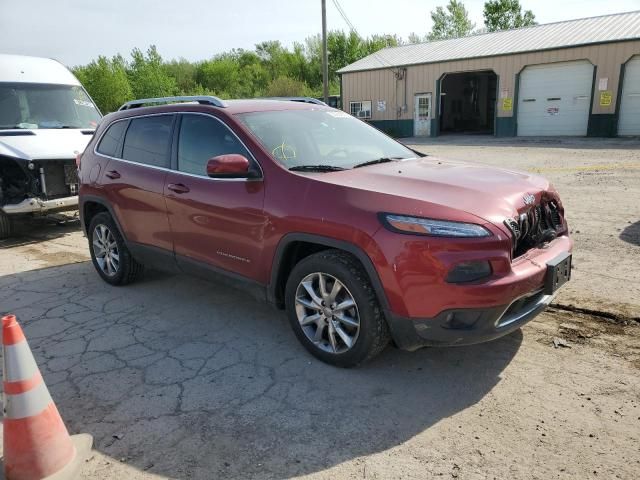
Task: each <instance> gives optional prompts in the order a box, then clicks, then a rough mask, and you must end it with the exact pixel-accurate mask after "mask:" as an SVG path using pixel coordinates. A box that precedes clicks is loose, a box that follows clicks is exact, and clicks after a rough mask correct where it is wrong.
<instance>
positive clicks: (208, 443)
mask: <svg viewBox="0 0 640 480" xmlns="http://www.w3.org/2000/svg"><path fill="white" fill-rule="evenodd" d="M496 148H498V149H499V147H496ZM509 148H512V147H509ZM572 201H573V200H572ZM625 248H626V247H625ZM636 248H637V247H636ZM87 259H88V254H87V247H86V239H84V238H83V237H82V234H81V233H80V231H79V229H78V226H77V224H75V223H73V222H71V223H69V224H66V225H63V226H60V225H56V224H55V223H51V222H46V221H45V222H42V221H40V222H33V223H29V224H25V225H22V226H21V227H20V229H19V231H18V234H17V236H16V238H14V239H11V240H6V241H1V242H0V313H5V312H12V313H15V314H16V315H18V318H19V321H20V322H21V324H22V326H23V328H24V330H25V333H26V335H27V338H28V341H29V343H30V345H31V347H32V350H33V352H34V355H35V356H36V360H37V361H38V364H39V366H40V369H41V371H42V374H43V376H44V379H45V381H46V383H47V385H48V387H49V390H50V391H51V394H52V396H53V398H54V400H55V401H56V404H57V406H58V409H59V410H60V412H61V414H62V416H63V418H64V420H65V422H66V424H67V427H68V428H69V430H70V431H71V433H79V432H85V433H90V434H92V435H93V436H94V450H93V452H92V455H91V456H90V458H89V459H88V461H87V462H86V463H85V465H84V469H83V478H85V479H108V480H115V479H147V478H149V479H155V478H179V479H183V478H188V479H191V478H194V479H217V478H238V479H247V478H264V479H276V478H314V479H335V478H341V479H342V478H354V479H355V478H358V479H360V478H366V479H388V478H402V479H404V478H409V479H423V478H431V477H442V478H460V479H484V478H515V479H519V478H523V479H525V478H526V479H529V478H536V479H549V478H567V479H569V478H571V479H573V478H580V479H587V478H594V479H595V478H607V479H610V478H619V479H629V480H631V479H636V478H638V472H639V471H640V381H639V380H638V372H639V368H640V341H639V338H640V325H639V324H638V323H637V322H634V321H619V322H611V321H607V320H606V319H602V318H597V317H593V316H590V315H583V314H579V313H572V312H563V311H557V310H551V311H549V312H548V313H545V314H543V315H541V316H540V317H538V318H537V319H536V320H535V321H534V322H532V323H530V324H529V325H527V326H526V327H525V328H524V329H522V330H521V331H518V332H515V333H514V334H512V335H510V336H507V337H504V338H502V339H500V340H497V341H495V342H491V343H488V344H484V345H477V346H472V347H464V348H449V349H423V350H420V351H417V352H413V353H407V352H401V351H398V350H396V349H394V348H389V349H387V350H386V351H385V352H383V354H382V355H381V356H380V357H379V358H377V359H375V360H374V361H373V362H371V363H369V364H367V365H365V366H363V367H361V368H358V369H351V370H341V369H336V368H332V367H330V366H327V365H324V364H322V363H320V362H319V361H317V360H315V359H314V358H313V357H311V356H310V355H308V354H307V353H306V351H305V350H304V349H303V348H302V346H300V345H299V344H298V342H297V340H296V339H295V337H294V335H293V333H292V332H291V330H290V327H289V326H288V324H287V321H286V318H285V316H284V315H283V314H282V313H281V312H279V311H277V310H274V309H272V308H271V307H268V306H267V305H265V304H263V303H259V302H257V301H255V300H253V299H252V298H251V297H250V296H249V295H247V294H245V293H244V292H241V291H237V290H234V289H232V288H230V287H229V286H227V285H224V284H218V283H208V282H205V281H201V280H199V279H196V278H192V277H186V276H182V275H167V274H164V273H157V272H152V271H150V272H147V273H146V274H145V276H144V278H143V279H142V280H141V281H140V282H138V283H135V284H133V285H130V286H127V287H120V288H118V287H111V286H109V285H107V284H105V283H104V282H102V281H101V280H100V278H99V277H98V275H97V274H96V273H95V272H94V270H93V266H92V265H91V263H90V262H88V261H87ZM570 295H573V293H570ZM571 298H572V299H573V298H574V297H571ZM572 301H574V300H572ZM631 303H633V302H631ZM556 337H559V338H562V339H563V340H565V341H566V343H567V344H568V345H569V348H555V347H554V344H553V339H554V338H556Z"/></svg>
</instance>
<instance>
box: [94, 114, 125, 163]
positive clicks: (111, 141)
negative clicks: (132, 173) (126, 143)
mask: <svg viewBox="0 0 640 480" xmlns="http://www.w3.org/2000/svg"><path fill="white" fill-rule="evenodd" d="M126 126H127V122H126V121H120V122H115V123H112V124H111V125H110V126H109V127H108V128H107V131H106V132H105V133H104V135H103V136H102V139H101V140H100V143H99V144H98V148H97V149H96V151H97V152H98V153H101V154H102V155H107V156H108V157H117V156H118V146H119V145H120V140H121V139H122V134H123V133H124V129H125V127H126Z"/></svg>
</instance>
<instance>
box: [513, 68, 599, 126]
mask: <svg viewBox="0 0 640 480" xmlns="http://www.w3.org/2000/svg"><path fill="white" fill-rule="evenodd" d="M592 89H593V65H592V64H591V63H589V62H587V61H577V62H561V63H551V64H547V65H535V66H530V67H526V68H525V69H524V70H523V71H522V73H521V74H520V91H519V94H518V135H519V136H531V135H544V136H547V135H548V136H557V135H573V136H584V135H586V134H587V125H588V123H589V111H590V110H591V108H590V107H591V91H592Z"/></svg>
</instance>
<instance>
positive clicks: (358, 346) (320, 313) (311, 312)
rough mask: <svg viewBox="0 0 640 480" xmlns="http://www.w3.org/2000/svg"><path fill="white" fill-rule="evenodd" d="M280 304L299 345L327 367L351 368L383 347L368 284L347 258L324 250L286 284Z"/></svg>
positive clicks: (384, 336) (383, 328)
mask: <svg viewBox="0 0 640 480" xmlns="http://www.w3.org/2000/svg"><path fill="white" fill-rule="evenodd" d="M285 304H286V309H287V315H288V317H289V321H290V323H291V326H292V328H293V330H294V332H295V334H296V336H297V337H298V339H299V340H300V342H301V343H302V344H303V345H304V346H305V348H306V349H307V350H308V351H309V352H310V353H311V354H313V355H314V356H315V357H317V358H319V359H320V360H322V361H324V362H326V363H329V364H331V365H335V366H338V367H353V366H355V365H358V364H360V363H362V362H365V361H367V360H369V359H371V358H373V357H375V356H376V355H377V354H378V353H380V352H381V351H382V350H383V349H384V348H385V347H386V345H387V344H388V343H389V329H388V326H387V323H386V321H385V319H384V315H383V313H382V310H381V308H380V305H379V304H378V299H377V298H376V295H375V292H374V291H373V287H372V286H371V282H370V281H369V278H368V276H367V274H366V272H365V271H364V269H363V268H362V266H361V265H360V263H359V262H358V261H357V260H356V259H355V258H354V257H352V256H351V255H349V254H347V253H344V252H341V251H339V250H326V251H323V252H319V253H316V254H314V255H311V256H309V257H307V258H305V259H303V260H301V261H300V262H299V263H298V264H297V265H296V266H295V267H294V268H293V270H292V272H291V274H290V275H289V279H288V280H287V285H286V290H285Z"/></svg>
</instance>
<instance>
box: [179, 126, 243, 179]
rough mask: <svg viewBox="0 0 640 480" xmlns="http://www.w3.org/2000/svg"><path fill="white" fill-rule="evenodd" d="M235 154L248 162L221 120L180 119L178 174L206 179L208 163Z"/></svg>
mask: <svg viewBox="0 0 640 480" xmlns="http://www.w3.org/2000/svg"><path fill="white" fill-rule="evenodd" d="M229 153H238V154H240V155H243V156H245V157H246V158H249V159H250V158H251V156H250V155H249V152H248V151H247V149H246V148H244V146H243V145H242V143H240V140H238V138H237V137H236V136H235V135H234V134H233V133H232V132H231V130H229V128H228V127H227V126H226V125H224V124H223V123H222V122H221V121H220V120H216V119H215V118H212V117H209V116H205V115H188V114H187V115H183V117H182V122H181V124H180V137H179V139H178V170H179V171H180V172H184V173H191V174H194V175H202V176H206V175H207V171H206V170H207V161H208V160H209V159H210V158H212V157H217V156H218V155H226V154H229Z"/></svg>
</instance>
